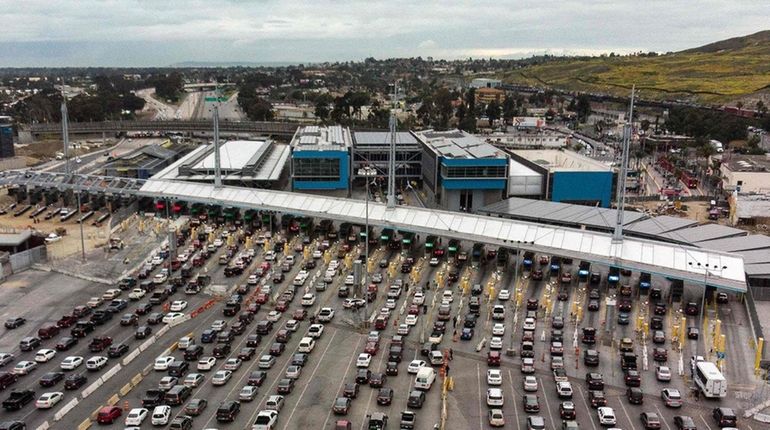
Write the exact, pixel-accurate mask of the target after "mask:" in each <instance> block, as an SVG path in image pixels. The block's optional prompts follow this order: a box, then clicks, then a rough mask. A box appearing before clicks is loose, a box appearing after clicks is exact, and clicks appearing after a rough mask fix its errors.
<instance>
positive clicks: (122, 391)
mask: <svg viewBox="0 0 770 430" xmlns="http://www.w3.org/2000/svg"><path fill="white" fill-rule="evenodd" d="M133 388H134V386H133V385H131V383H130V382H129V383H128V384H126V385H124V386H122V387H120V390H119V391H118V394H120V395H121V396H125V395H126V394H128V393H129V392H131V389H133Z"/></svg>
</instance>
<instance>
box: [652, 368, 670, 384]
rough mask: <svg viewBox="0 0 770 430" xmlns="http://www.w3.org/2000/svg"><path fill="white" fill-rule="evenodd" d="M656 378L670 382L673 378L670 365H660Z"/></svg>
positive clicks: (656, 371)
mask: <svg viewBox="0 0 770 430" xmlns="http://www.w3.org/2000/svg"><path fill="white" fill-rule="evenodd" d="M655 378H656V379H657V380H658V381H662V382H668V381H670V380H671V369H670V368H669V367H668V366H658V367H657V368H656V369H655Z"/></svg>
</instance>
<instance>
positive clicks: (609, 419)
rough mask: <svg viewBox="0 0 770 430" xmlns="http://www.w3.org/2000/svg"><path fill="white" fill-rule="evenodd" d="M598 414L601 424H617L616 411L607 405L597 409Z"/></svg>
mask: <svg viewBox="0 0 770 430" xmlns="http://www.w3.org/2000/svg"><path fill="white" fill-rule="evenodd" d="M596 414H597V415H598V417H599V425H602V426H614V425H615V424H617V419H616V418H615V411H614V410H613V409H612V408H610V407H607V406H602V407H600V408H599V409H597V411H596Z"/></svg>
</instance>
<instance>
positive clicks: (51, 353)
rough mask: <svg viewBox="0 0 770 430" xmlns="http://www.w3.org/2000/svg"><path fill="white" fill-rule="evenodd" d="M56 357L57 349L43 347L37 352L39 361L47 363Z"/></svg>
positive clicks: (36, 357)
mask: <svg viewBox="0 0 770 430" xmlns="http://www.w3.org/2000/svg"><path fill="white" fill-rule="evenodd" d="M54 357H56V350H55V349H41V350H39V351H38V352H37V353H35V361H36V362H38V363H47V362H48V361H50V360H51V359H52V358H54Z"/></svg>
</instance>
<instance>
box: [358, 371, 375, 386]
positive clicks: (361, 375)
mask: <svg viewBox="0 0 770 430" xmlns="http://www.w3.org/2000/svg"><path fill="white" fill-rule="evenodd" d="M371 376H372V372H371V371H370V370H369V369H359V370H358V372H356V382H357V383H359V384H368V383H369V378H370V377H371Z"/></svg>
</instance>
